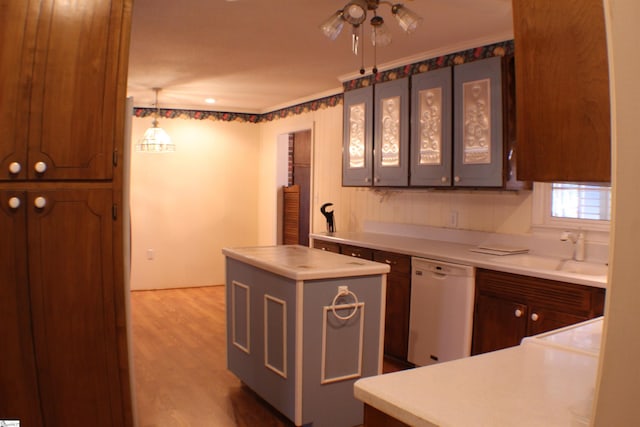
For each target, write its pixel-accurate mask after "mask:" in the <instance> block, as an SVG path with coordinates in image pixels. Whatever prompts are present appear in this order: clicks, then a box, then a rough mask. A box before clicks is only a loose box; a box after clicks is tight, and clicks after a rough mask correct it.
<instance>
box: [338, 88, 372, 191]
mask: <svg viewBox="0 0 640 427" xmlns="http://www.w3.org/2000/svg"><path fill="white" fill-rule="evenodd" d="M343 116H344V117H343V126H344V130H343V139H342V140H343V147H342V151H343V152H342V185H343V186H356V187H362V186H370V185H371V183H372V176H373V163H372V158H373V87H372V86H368V87H363V88H360V89H355V90H351V91H347V92H345V93H344V114H343Z"/></svg>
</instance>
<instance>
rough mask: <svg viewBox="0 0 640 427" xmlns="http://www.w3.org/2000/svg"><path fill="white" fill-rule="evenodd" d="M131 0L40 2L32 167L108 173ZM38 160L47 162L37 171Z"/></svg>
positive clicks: (70, 174)
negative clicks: (122, 46) (122, 45)
mask: <svg viewBox="0 0 640 427" xmlns="http://www.w3.org/2000/svg"><path fill="white" fill-rule="evenodd" d="M124 2H125V0H98V1H91V2H82V6H79V5H78V4H77V3H76V2H67V1H63V0H48V1H43V2H42V8H41V11H40V18H39V20H38V38H37V42H36V43H37V44H36V56H35V65H34V76H33V89H32V96H31V108H30V110H31V120H30V136H29V154H28V156H29V163H30V165H29V167H28V170H29V174H30V177H31V178H38V179H47V180H52V179H110V178H112V166H111V162H112V156H113V151H114V138H115V136H114V132H115V130H116V129H117V128H118V127H117V126H116V114H117V113H118V112H119V111H122V110H121V109H116V108H114V106H116V105H117V99H120V98H117V97H118V95H119V94H120V93H121V92H122V89H121V87H119V86H118V71H119V68H120V67H122V65H121V63H120V61H126V58H120V61H119V60H118V55H119V51H120V43H121V39H120V38H121V32H122V25H123V8H124V6H123V3H124ZM36 162H45V163H46V164H47V170H46V172H44V173H43V174H42V175H38V174H37V173H36V172H34V170H33V165H35V163H36Z"/></svg>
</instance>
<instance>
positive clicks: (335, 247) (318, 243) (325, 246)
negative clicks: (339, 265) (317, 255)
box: [313, 239, 340, 254]
mask: <svg viewBox="0 0 640 427" xmlns="http://www.w3.org/2000/svg"><path fill="white" fill-rule="evenodd" d="M313 247H314V248H316V249H321V250H323V251H327V252H334V253H336V254H339V253H340V245H339V244H337V243H334V242H327V241H325V240H315V239H314V240H313Z"/></svg>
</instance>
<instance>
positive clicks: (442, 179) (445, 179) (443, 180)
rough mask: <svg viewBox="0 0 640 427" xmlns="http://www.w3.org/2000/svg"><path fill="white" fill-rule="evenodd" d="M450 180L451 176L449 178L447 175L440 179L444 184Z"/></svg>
mask: <svg viewBox="0 0 640 427" xmlns="http://www.w3.org/2000/svg"><path fill="white" fill-rule="evenodd" d="M448 180H449V178H447V177H446V176H443V177H442V178H440V181H441V182H442V183H443V184H444V183H445V182H447V181H448Z"/></svg>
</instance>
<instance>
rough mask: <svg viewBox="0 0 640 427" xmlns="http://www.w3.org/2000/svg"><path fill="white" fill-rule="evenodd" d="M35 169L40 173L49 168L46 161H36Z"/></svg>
mask: <svg viewBox="0 0 640 427" xmlns="http://www.w3.org/2000/svg"><path fill="white" fill-rule="evenodd" d="M33 169H34V170H35V171H36V172H38V173H44V172H45V171H46V170H47V164H46V163H45V162H36V164H35V165H33Z"/></svg>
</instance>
